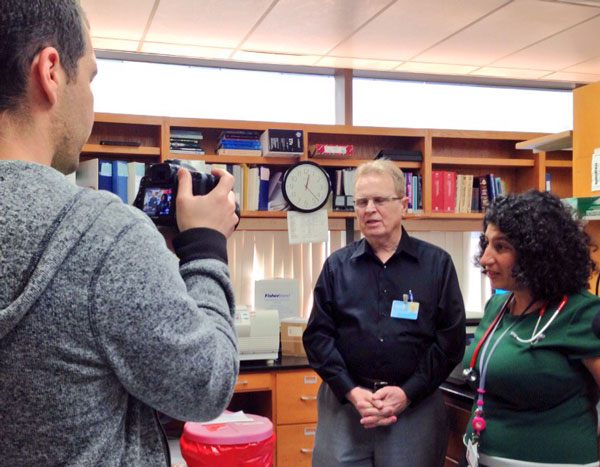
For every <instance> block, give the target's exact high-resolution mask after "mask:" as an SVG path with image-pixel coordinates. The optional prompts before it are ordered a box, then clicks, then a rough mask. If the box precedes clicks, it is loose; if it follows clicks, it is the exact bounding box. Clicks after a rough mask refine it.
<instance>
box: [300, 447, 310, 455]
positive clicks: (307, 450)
mask: <svg viewBox="0 0 600 467" xmlns="http://www.w3.org/2000/svg"><path fill="white" fill-rule="evenodd" d="M300 452H301V453H303V454H308V453H309V452H313V450H312V449H308V448H300Z"/></svg>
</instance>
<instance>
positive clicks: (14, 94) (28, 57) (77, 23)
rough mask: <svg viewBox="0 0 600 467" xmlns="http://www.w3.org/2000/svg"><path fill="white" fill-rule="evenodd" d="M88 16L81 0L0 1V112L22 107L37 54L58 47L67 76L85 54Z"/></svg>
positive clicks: (72, 75)
mask: <svg viewBox="0 0 600 467" xmlns="http://www.w3.org/2000/svg"><path fill="white" fill-rule="evenodd" d="M84 24H87V19H86V18H85V15H84V13H83V10H82V9H81V6H80V5H79V1H78V0H2V1H0V63H1V64H2V71H0V112H3V111H5V110H15V109H16V108H18V107H19V104H20V103H21V100H22V99H23V96H24V95H25V89H26V86H27V73H28V71H29V67H30V66H31V62H32V61H33V58H34V57H35V55H36V54H37V53H38V52H40V51H41V50H42V49H43V48H44V47H48V46H52V47H55V48H56V50H57V51H58V53H59V55H60V64H61V66H62V67H63V69H64V70H65V72H66V74H67V78H68V79H73V78H74V77H75V76H76V73H77V61H78V60H79V59H80V58H81V57H82V56H83V55H84V54H85V47H86V43H85V35H84Z"/></svg>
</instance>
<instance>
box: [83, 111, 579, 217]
mask: <svg viewBox="0 0 600 467" xmlns="http://www.w3.org/2000/svg"><path fill="white" fill-rule="evenodd" d="M171 128H189V129H194V130H200V131H201V132H202V135H203V149H204V151H205V154H179V153H171V152H170V151H169V137H170V131H171ZM227 129H249V130H266V129H298V130H302V131H303V134H304V141H303V143H304V153H303V154H301V155H300V156H299V157H263V156H220V155H217V154H216V147H217V144H218V140H219V135H220V133H221V131H223V130H227ZM545 136H547V135H542V134H538V133H524V132H500V131H467V130H443V129H414V128H380V127H361V126H352V125H317V124H301V123H287V122H253V121H246V120H219V119H195V118H194V119H192V118H171V117H153V116H150V117H148V116H141V115H121V114H106V113H97V114H96V116H95V124H94V128H93V130H92V134H91V136H90V139H89V141H88V143H87V144H86V145H85V146H84V148H83V150H82V158H90V157H102V158H108V159H116V158H124V159H126V160H130V161H131V160H135V161H140V162H146V163H150V162H159V161H163V160H166V159H182V160H186V159H187V160H189V159H198V160H203V161H205V162H207V163H224V164H240V163H246V164H252V165H268V166H274V167H277V168H280V169H281V168H283V169H284V168H285V167H287V166H289V165H291V164H293V163H295V162H297V161H298V160H312V161H314V162H316V163H318V164H320V165H321V166H323V167H328V168H333V169H336V168H343V167H357V166H358V165H360V164H361V163H363V162H365V161H368V160H372V159H374V158H375V156H376V155H377V153H378V152H379V151H380V150H381V149H404V150H413V151H414V150H416V151H421V153H422V156H423V157H422V161H420V162H415V161H397V162H396V164H397V165H398V166H399V167H400V168H402V169H404V170H410V171H412V172H413V173H417V174H420V175H421V177H422V183H423V192H422V200H423V211H422V212H419V213H416V214H410V215H409V216H407V221H409V222H410V223H411V224H412V225H415V223H417V224H418V223H422V224H423V225H430V224H432V223H434V224H435V225H436V226H439V225H440V224H444V223H446V224H448V225H450V224H449V223H448V222H449V221H452V229H455V228H457V226H458V227H460V225H461V224H463V225H464V226H465V229H470V228H472V226H473V225H474V223H480V221H481V218H482V214H481V213H471V214H459V213H433V212H432V207H431V173H432V171H433V170H452V171H455V172H457V173H459V174H470V175H474V176H481V175H485V174H487V173H493V174H494V175H495V176H500V177H502V179H503V181H505V183H506V187H507V189H508V191H515V192H518V191H524V190H526V189H529V188H537V189H540V190H543V189H544V186H545V174H546V172H549V173H550V174H551V183H552V190H553V191H554V190H555V187H556V192H557V194H559V196H561V197H567V196H572V191H573V186H572V181H571V177H572V167H573V162H572V154H571V152H570V151H558V150H548V151H543V152H538V153H535V152H534V148H533V147H532V148H528V149H517V146H520V147H523V144H522V143H523V142H527V141H532V140H533V141H534V140H535V139H536V138H537V139H539V138H542V139H543V138H544V137H545ZM105 139H106V140H113V141H114V140H117V141H131V142H136V143H139V144H140V146H138V147H130V146H107V145H102V144H100V141H102V140H105ZM316 143H326V144H352V145H354V157H353V158H352V159H347V160H346V159H329V158H312V157H311V156H310V148H311V146H312V145H314V144H316ZM285 217H286V213H285V212H270V211H243V212H242V218H243V219H244V218H245V219H252V218H255V219H257V220H264V219H269V218H271V219H273V220H275V219H283V218H285ZM329 217H330V218H331V219H340V220H344V219H348V218H352V217H354V213H353V212H351V211H350V212H346V211H343V212H340V211H334V212H330V213H329Z"/></svg>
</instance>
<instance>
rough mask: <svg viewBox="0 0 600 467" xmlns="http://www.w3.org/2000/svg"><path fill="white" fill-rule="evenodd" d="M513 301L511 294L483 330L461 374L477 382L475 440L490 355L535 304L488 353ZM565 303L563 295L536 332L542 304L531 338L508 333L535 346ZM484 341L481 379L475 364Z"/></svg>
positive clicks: (479, 429)
mask: <svg viewBox="0 0 600 467" xmlns="http://www.w3.org/2000/svg"><path fill="white" fill-rule="evenodd" d="M513 299H514V295H513V294H511V295H510V297H508V299H507V300H506V301H505V302H504V305H503V306H502V308H501V309H500V312H499V313H498V314H497V315H496V317H495V318H494V319H493V321H492V323H491V324H490V325H489V326H488V328H487V329H486V330H485V332H484V333H483V335H482V336H481V339H479V342H478V343H477V346H476V347H475V350H474V351H473V355H472V356H471V362H470V364H469V368H467V369H465V370H464V372H463V373H464V375H465V376H466V378H467V379H468V380H469V381H470V382H472V383H475V382H477V380H479V385H478V388H477V401H476V403H477V408H476V409H475V413H474V415H473V419H472V420H471V426H472V427H473V430H474V435H475V436H476V439H478V438H479V434H480V433H481V432H482V431H483V430H484V429H485V420H484V418H483V395H484V394H485V389H484V388H485V379H486V375H487V369H488V365H489V363H490V359H491V357H492V354H493V353H494V350H495V349H496V346H497V345H498V343H499V342H500V341H501V340H502V338H503V337H504V336H505V335H506V333H508V331H510V329H511V328H512V327H513V326H514V325H515V324H517V323H518V322H519V321H520V320H521V318H522V317H523V316H525V313H526V312H527V310H529V308H531V306H532V305H533V304H534V303H535V300H533V301H531V302H530V303H529V305H527V308H525V310H523V313H521V315H520V317H519V319H518V320H515V321H513V322H512V323H511V324H510V326H508V328H506V329H505V330H504V331H502V334H500V336H499V337H498V339H496V342H494V344H493V345H492V348H491V349H490V351H489V353H488V352H487V349H488V346H489V344H490V341H491V340H492V339H491V336H493V335H494V333H495V332H496V330H497V329H498V326H499V324H500V320H501V319H502V317H503V316H504V313H506V310H507V308H508V305H509V304H510V303H511V301H512V300H513ZM566 303H567V296H566V295H563V298H562V300H561V301H560V303H559V305H558V307H557V308H556V311H555V312H554V314H553V315H552V316H551V317H550V319H549V320H548V322H547V323H546V324H545V325H544V326H543V327H542V329H540V330H539V331H538V330H537V328H538V326H539V324H540V322H541V320H542V316H544V313H545V311H546V303H544V305H543V306H542V308H541V309H540V313H539V316H538V320H537V322H536V324H535V328H534V329H533V332H532V333H531V337H530V338H529V339H521V338H520V337H519V336H517V334H516V333H515V332H514V331H512V332H511V333H510V336H511V337H513V338H514V339H515V340H517V341H518V342H520V343H524V344H531V345H535V344H536V343H537V342H539V340H540V339H544V338H545V337H546V336H545V335H544V332H545V331H546V329H548V326H550V324H551V323H552V321H554V319H555V318H556V316H557V315H558V313H559V312H560V311H561V310H562V309H563V308H564V306H565V304H566ZM490 333H491V335H490V339H487V337H488V335H489V334H490ZM484 341H485V345H484V346H483V349H482V351H481V360H480V366H481V377H480V375H479V373H478V372H477V370H476V369H475V362H476V361H477V355H478V353H479V349H480V348H481V346H482V344H483V342H484Z"/></svg>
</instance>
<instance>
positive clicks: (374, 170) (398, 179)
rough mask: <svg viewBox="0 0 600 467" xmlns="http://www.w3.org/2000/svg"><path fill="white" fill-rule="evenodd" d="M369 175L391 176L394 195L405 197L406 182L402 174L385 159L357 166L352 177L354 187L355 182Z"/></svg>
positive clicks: (394, 165)
mask: <svg viewBox="0 0 600 467" xmlns="http://www.w3.org/2000/svg"><path fill="white" fill-rule="evenodd" d="M370 174H377V175H389V176H391V177H392V180H393V181H394V188H395V190H396V194H397V195H398V196H402V197H403V198H404V197H405V196H406V180H405V179H404V174H403V173H402V170H400V168H399V167H398V166H397V165H396V164H394V163H393V162H392V161H390V160H387V159H376V160H373V161H369V162H365V163H364V164H361V165H359V166H358V168H357V169H356V174H355V176H354V185H355V186H356V182H357V181H358V179H359V178H360V177H362V176H363V175H370Z"/></svg>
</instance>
